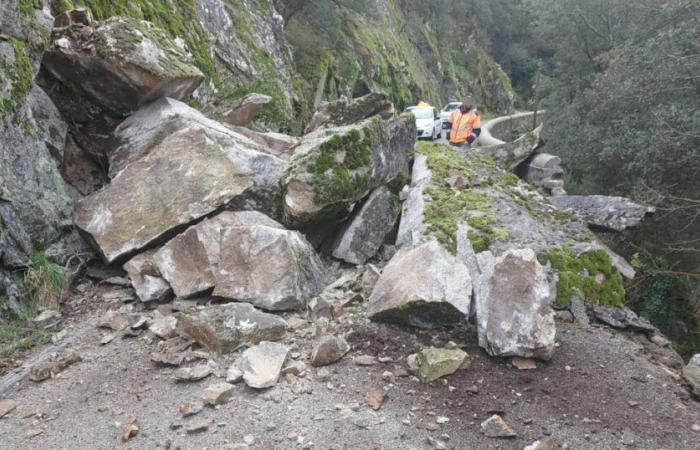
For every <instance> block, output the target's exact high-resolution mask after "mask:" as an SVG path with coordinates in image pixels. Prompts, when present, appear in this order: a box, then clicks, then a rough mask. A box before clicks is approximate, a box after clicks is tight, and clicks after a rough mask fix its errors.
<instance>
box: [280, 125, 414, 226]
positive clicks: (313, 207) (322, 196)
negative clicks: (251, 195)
mask: <svg viewBox="0 0 700 450" xmlns="http://www.w3.org/2000/svg"><path fill="white" fill-rule="evenodd" d="M415 140H416V131H415V119H414V118H413V116H410V115H402V116H400V117H399V118H397V119H395V120H393V121H389V122H385V121H383V120H381V119H380V118H378V117H373V118H371V119H367V120H365V121H363V122H360V123H357V124H354V125H350V126H346V127H340V128H330V129H324V130H318V131H316V132H314V133H311V134H309V135H306V136H304V138H303V140H302V142H301V144H299V146H298V147H297V148H296V150H295V154H294V156H293V157H292V159H291V160H290V165H289V169H288V170H287V172H286V174H285V177H284V179H283V182H282V185H283V198H284V201H283V206H284V221H285V223H286V224H288V225H297V226H300V225H305V224H312V223H317V222H320V221H327V220H328V219H332V218H335V217H342V216H345V215H347V213H348V211H349V209H350V208H351V206H352V205H353V204H354V203H355V202H357V201H358V200H360V199H362V198H364V197H365V196H366V195H367V194H369V193H370V192H371V191H372V190H373V189H375V188H377V187H379V186H381V185H383V184H385V183H388V182H389V181H391V180H393V179H394V178H396V177H397V176H398V174H399V173H400V171H401V170H402V169H403V168H404V166H405V165H406V163H407V161H408V151H409V150H411V149H412V148H413V145H414V143H415Z"/></svg>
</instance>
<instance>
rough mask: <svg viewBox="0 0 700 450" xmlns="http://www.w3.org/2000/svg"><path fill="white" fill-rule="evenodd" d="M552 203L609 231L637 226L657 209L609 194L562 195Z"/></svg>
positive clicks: (590, 224) (591, 224)
mask: <svg viewBox="0 0 700 450" xmlns="http://www.w3.org/2000/svg"><path fill="white" fill-rule="evenodd" d="M552 203H553V204H554V205H556V206H558V207H559V208H562V209H566V210H570V211H573V212H575V213H577V214H579V215H580V216H581V217H582V218H583V219H584V220H585V221H586V222H588V225H589V226H591V227H594V228H599V229H600V228H602V229H604V230H608V231H624V230H626V229H627V228H634V227H637V226H639V224H640V223H641V222H642V220H643V219H644V218H645V217H646V216H647V215H649V214H653V213H654V212H655V211H656V209H655V208H653V207H651V206H645V205H640V204H638V203H634V202H632V201H630V200H629V199H627V198H624V197H611V196H607V195H569V196H560V197H554V198H552Z"/></svg>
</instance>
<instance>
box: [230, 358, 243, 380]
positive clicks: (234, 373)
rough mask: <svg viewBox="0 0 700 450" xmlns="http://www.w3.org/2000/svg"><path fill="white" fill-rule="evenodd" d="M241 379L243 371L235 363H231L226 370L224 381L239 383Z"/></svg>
mask: <svg viewBox="0 0 700 450" xmlns="http://www.w3.org/2000/svg"><path fill="white" fill-rule="evenodd" d="M242 379H243V372H242V371H241V369H239V368H238V365H236V363H233V364H232V365H231V367H229V368H228V370H227V371H226V382H227V383H239V382H240V381H241V380H242Z"/></svg>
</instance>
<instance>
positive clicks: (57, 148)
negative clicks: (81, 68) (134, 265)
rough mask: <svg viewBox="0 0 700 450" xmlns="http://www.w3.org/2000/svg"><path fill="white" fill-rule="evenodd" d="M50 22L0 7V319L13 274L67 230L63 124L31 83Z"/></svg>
mask: <svg viewBox="0 0 700 450" xmlns="http://www.w3.org/2000/svg"><path fill="white" fill-rule="evenodd" d="M34 3H36V2H34ZM52 22H53V19H52V18H51V16H50V15H49V14H48V10H38V9H34V8H33V4H32V2H16V1H10V2H6V1H3V2H2V5H0V318H1V317H2V314H3V310H5V309H6V308H8V307H9V309H11V310H15V311H16V310H17V309H18V304H19V302H20V298H21V293H20V290H19V283H20V279H19V275H18V274H19V273H21V270H19V271H18V269H23V268H26V267H27V266H28V265H29V264H30V259H31V256H32V253H33V252H35V251H39V250H43V249H45V248H47V247H48V246H49V245H50V244H52V243H54V242H55V241H56V240H57V239H58V238H60V237H61V236H62V234H63V233H64V231H65V227H68V226H70V223H71V215H72V209H71V205H72V199H73V197H74V195H75V192H74V191H73V190H72V188H70V187H69V186H68V185H67V184H66V183H65V182H64V181H63V178H62V176H61V160H62V157H63V151H64V144H65V139H66V132H67V125H66V124H65V122H64V121H63V120H62V119H61V117H60V115H59V113H58V111H57V110H56V107H55V106H54V104H53V103H52V102H51V100H50V99H49V98H48V96H47V95H46V94H45V93H44V91H42V90H41V89H40V88H38V87H37V86H36V85H35V84H34V83H33V81H32V80H33V79H34V76H35V75H36V73H37V72H38V70H39V62H40V60H41V55H42V52H43V49H44V47H45V45H46V43H47V41H48V34H49V31H50V28H51V24H52Z"/></svg>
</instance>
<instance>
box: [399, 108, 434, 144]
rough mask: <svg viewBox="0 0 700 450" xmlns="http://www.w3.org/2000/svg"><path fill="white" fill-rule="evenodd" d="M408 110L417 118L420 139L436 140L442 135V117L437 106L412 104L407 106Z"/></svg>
mask: <svg viewBox="0 0 700 450" xmlns="http://www.w3.org/2000/svg"><path fill="white" fill-rule="evenodd" d="M406 112H410V113H411V114H413V115H414V116H415V118H416V129H417V130H418V138H419V139H420V138H427V139H430V140H434V139H439V138H441V137H442V119H441V118H440V114H438V112H437V110H436V109H435V108H433V107H432V106H411V107H410V108H406Z"/></svg>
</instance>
